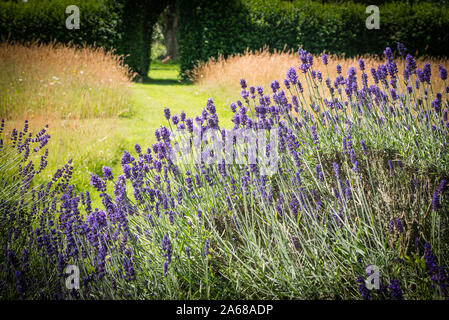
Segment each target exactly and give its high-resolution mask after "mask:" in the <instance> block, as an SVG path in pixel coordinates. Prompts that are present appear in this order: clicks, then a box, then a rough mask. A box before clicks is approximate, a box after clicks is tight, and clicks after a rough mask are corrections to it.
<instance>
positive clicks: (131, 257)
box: [0, 45, 449, 299]
mask: <svg viewBox="0 0 449 320" xmlns="http://www.w3.org/2000/svg"><path fill="white" fill-rule="evenodd" d="M398 49H399V51H400V53H401V54H404V52H405V48H404V47H403V46H402V45H398ZM384 53H385V57H386V62H385V63H384V64H380V65H379V66H378V67H377V68H373V69H371V70H370V72H368V71H367V70H365V64H364V61H363V60H360V62H359V66H358V69H357V68H356V67H351V68H349V69H348V70H346V77H344V75H343V74H344V72H345V71H344V70H342V68H341V67H340V66H338V69H339V70H337V71H338V76H337V78H336V79H330V78H329V73H328V70H315V69H314V61H313V59H314V58H313V56H312V55H311V54H309V53H307V52H306V51H304V50H302V49H300V50H299V52H298V55H299V61H300V65H299V68H291V69H289V70H288V71H287V73H286V79H285V80H284V82H283V84H284V88H281V85H280V83H279V82H278V81H273V83H272V84H271V85H270V89H271V92H270V93H268V92H266V91H265V89H264V88H262V87H253V86H250V87H248V84H247V83H246V81H245V80H244V79H242V80H241V82H240V84H241V88H242V91H241V96H242V99H241V100H239V101H236V102H235V103H232V104H231V105H230V108H231V110H232V112H233V118H232V121H233V123H234V128H233V129H244V130H259V131H262V132H264V133H265V135H266V137H272V133H273V132H275V133H276V139H275V140H276V141H277V146H276V148H277V149H276V150H275V149H274V148H273V147H272V146H273V145H270V144H268V145H267V147H266V148H265V149H264V150H263V156H264V157H266V158H269V157H270V155H272V153H273V152H275V151H277V154H278V161H277V163H276V171H275V173H274V174H272V175H268V174H265V173H264V171H263V170H262V167H261V166H262V161H261V160H262V159H261V158H258V159H257V161H256V162H252V161H250V159H249V154H250V152H247V151H248V150H251V149H252V148H258V147H259V145H260V142H256V145H254V144H253V142H252V141H251V140H243V141H241V142H240V143H235V144H234V145H233V146H234V147H235V149H234V151H235V152H236V154H238V155H239V156H241V157H242V158H243V160H245V161H244V162H243V163H241V162H239V163H236V162H233V161H228V160H227V158H226V157H224V158H223V159H221V160H220V161H218V163H211V162H210V161H208V158H209V157H210V156H216V155H217V153H220V152H223V153H226V150H225V148H223V149H220V148H218V149H216V148H215V149H211V148H209V147H210V146H212V145H214V143H216V142H217V139H218V140H220V139H221V141H222V142H224V141H226V136H227V135H229V132H230V131H229V130H226V129H225V128H222V127H220V124H219V117H218V115H217V113H216V108H215V106H214V102H213V100H212V99H209V100H208V101H207V104H206V108H205V109H204V110H203V112H202V113H201V115H199V116H197V117H196V118H195V119H194V118H188V117H187V116H186V114H185V113H184V112H183V113H181V114H180V115H179V116H178V115H172V114H171V112H170V110H169V109H168V108H167V109H165V110H164V115H165V118H166V119H167V126H161V127H160V128H159V129H157V130H156V132H155V138H156V141H157V142H156V143H155V144H153V145H152V146H151V147H149V148H147V149H146V150H144V149H142V147H141V146H139V145H136V146H135V153H133V154H131V153H130V152H124V154H123V157H122V159H121V164H122V169H123V172H122V173H121V174H120V175H118V176H117V177H114V174H113V172H111V170H110V169H109V168H108V167H105V168H104V170H103V175H102V176H98V175H92V178H91V183H92V185H93V186H94V187H95V188H96V189H97V191H98V192H99V195H100V197H101V199H102V203H103V208H101V209H99V208H96V209H93V208H92V207H91V202H90V195H89V194H88V193H87V192H86V193H80V194H76V192H75V191H74V189H73V188H72V187H70V186H69V180H70V176H71V173H70V172H71V167H70V163H69V164H68V165H67V166H66V167H64V168H62V169H61V170H59V171H58V172H57V173H56V174H55V177H54V178H53V179H52V181H51V182H49V183H48V184H47V185H42V186H33V184H32V180H29V179H28V178H26V177H28V174H29V173H30V172H31V173H33V175H34V174H37V173H38V172H40V171H41V170H35V169H34V166H33V165H32V164H31V165H29V166H28V167H27V166H25V167H23V165H22V163H24V162H26V161H27V160H24V161H22V160H21V159H23V158H25V157H23V158H21V157H22V152H24V151H25V152H26V150H28V149H27V148H28V147H24V148H22V147H20V148H19V147H18V146H19V145H21V144H23V142H17V143H16V142H14V140H13V142H12V146H11V147H9V149H8V150H11V151H8V153H4V152H5V150H7V149H5V148H3V149H2V158H1V159H2V165H1V168H2V171H1V174H2V177H4V178H3V179H4V181H6V182H7V185H8V186H9V185H11V186H16V187H10V188H11V189H8V190H11V191H9V193H5V192H3V196H2V198H1V201H2V202H1V207H0V208H1V214H2V248H4V254H3V255H2V259H3V260H2V261H1V264H0V265H1V266H2V268H1V270H0V273H1V274H2V278H1V279H2V280H1V281H2V285H1V286H0V295H1V296H2V297H4V298H17V297H23V298H37V297H39V296H43V297H50V298H81V299H87V298H98V299H101V298H135V299H141V298H147V299H151V298H156V299H165V298H171V299H178V298H183V299H198V298H206V299H217V298H219V299H236V298H246V299H253V298H257V299H280V298H307V299H311V298H316V299H332V298H341V299H360V298H363V299H430V298H435V299H439V298H444V297H447V285H448V280H447V279H448V278H447V268H448V262H449V260H448V243H449V241H448V240H449V239H448V231H447V225H448V213H449V212H448V211H449V210H448V208H449V206H448V197H447V189H448V183H447V181H448V178H449V177H448V175H447V172H449V170H448V169H449V153H448V152H447V145H448V142H449V135H448V133H449V122H448V119H447V114H448V92H449V88H448V87H446V91H445V92H434V88H432V85H431V81H430V79H431V76H432V75H431V71H430V70H431V69H430V65H429V64H425V65H424V66H423V68H422V69H420V68H418V67H417V65H416V62H415V60H414V59H413V57H412V56H411V55H408V56H407V59H406V68H405V72H404V74H403V75H399V74H398V71H397V65H396V63H395V60H394V55H393V51H392V50H391V49H390V48H387V49H386V50H385V52H384ZM322 59H323V62H324V65H325V66H327V61H328V57H327V56H326V55H322ZM438 76H439V77H440V78H441V81H444V82H446V78H447V72H446V70H444V68H442V67H440V70H439V75H438ZM305 93H307V95H306V94H305ZM208 130H219V132H220V133H221V134H219V135H218V137H217V136H215V137H213V136H210V137H208V136H207V135H206V132H208ZM179 132H183V133H185V134H186V135H187V138H188V139H187V141H188V146H189V145H190V146H192V145H194V141H195V139H196V138H197V136H198V135H199V136H200V137H202V138H204V139H202V140H201V143H200V148H199V149H192V148H191V154H186V153H185V152H184V151H183V150H181V151H177V150H179V149H178V148H176V147H177V141H176V140H175V139H174V137H175V136H176V135H177V133H179ZM26 135H27V133H26V130H24V133H19V134H17V133H14V134H13V136H16V137H17V141H19V140H20V139H22V140H23V137H25V136H26ZM44 136H45V132H44V133H42V134H40V135H39V137H41V138H40V139H41V140H36V141H34V140H33V139H31V140H30V141H28V142H27V143H26V145H30V144H31V143H35V142H37V143H40V144H41V145H42V141H47V140H48V139H47V138H45V139H44V138H42V137H44ZM30 137H31V136H30ZM214 139H215V140H214ZM22 140H20V141H22ZM45 144H46V142H45V143H44V144H43V145H42V146H41V147H40V148H42V147H43V146H45ZM30 148H31V147H30ZM38 149H39V148H38ZM29 150H32V149H29ZM211 151H212V152H211ZM173 155H178V156H179V157H181V156H182V158H183V159H184V161H181V162H179V161H178V162H176V161H174V158H173ZM198 155H200V159H201V161H185V159H194V158H195V157H196V159H198ZM186 156H187V157H186ZM189 156H191V157H190V158H189ZM26 159H27V158H26ZM42 161H43V162H42V163H44V164H45V159H44V160H42ZM3 163H5V165H3ZM245 163H246V164H245ZM11 166H12V167H11ZM41 166H44V165H41ZM15 167H17V169H11V168H15ZM22 167H23V168H22ZM14 170H16V171H14ZM59 179H60V180H59ZM2 181H3V180H2ZM58 181H60V182H58ZM57 182H58V183H57ZM2 183H3V182H2ZM14 188H15V189H14ZM5 190H6V189H5ZM19 217H20V218H19ZM23 217H26V218H23ZM15 233H20V235H19V236H16V235H15ZM13 235H14V236H13ZM20 261H22V264H20ZM49 262H50V263H49ZM69 264H74V265H78V266H79V268H80V270H81V275H82V285H81V288H80V290H78V291H74V290H67V289H65V288H64V287H63V286H64V276H65V274H64V272H63V270H64V267H65V266H67V265H69ZM368 265H375V266H377V267H378V268H379V270H380V274H379V276H380V287H379V289H375V290H369V289H367V287H366V284H365V282H364V280H365V278H366V272H365V270H366V267H367V266H368Z"/></svg>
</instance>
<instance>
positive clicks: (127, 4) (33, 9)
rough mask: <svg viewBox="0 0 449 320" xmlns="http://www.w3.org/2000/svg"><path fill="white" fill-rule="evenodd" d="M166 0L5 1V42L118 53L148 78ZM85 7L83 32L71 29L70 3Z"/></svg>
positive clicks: (0, 34) (1, 29)
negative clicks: (153, 42) (34, 42)
mask: <svg viewBox="0 0 449 320" xmlns="http://www.w3.org/2000/svg"><path fill="white" fill-rule="evenodd" d="M166 2H167V1H166V0H82V1H80V0H78V1H74V0H28V2H27V3H24V2H22V1H16V2H14V1H3V2H0V39H2V40H4V39H10V40H18V41H30V40H34V39H39V40H40V41H42V42H49V41H53V40H56V41H58V42H63V43H68V42H72V43H73V44H76V45H81V44H88V45H94V46H102V47H105V48H106V49H115V50H116V52H117V53H119V54H124V55H126V57H125V62H126V63H127V64H128V65H129V66H130V67H131V68H132V69H133V70H134V71H136V72H137V73H138V74H139V75H140V76H142V77H145V76H146V75H147V74H148V69H149V65H150V50H151V33H152V26H153V24H154V22H155V21H156V19H157V17H158V16H159V14H160V13H161V12H162V10H163V8H164V7H165V5H166ZM72 4H74V5H76V6H78V7H79V9H80V29H78V30H75V29H74V30H68V29H67V28H66V26H65V21H66V18H67V17H68V16H69V15H68V14H66V13H65V9H66V7H67V6H69V5H72Z"/></svg>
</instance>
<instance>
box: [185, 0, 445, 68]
mask: <svg viewBox="0 0 449 320" xmlns="http://www.w3.org/2000/svg"><path fill="white" fill-rule="evenodd" d="M361 2H363V1H356V2H350V1H349V2H348V1H304V0H296V1H292V2H290V1H281V0H275V1H268V0H248V1H244V2H243V1H241V0H231V1H229V2H226V3H223V2H221V1H204V0H195V1H186V0H178V4H179V6H180V17H179V51H180V57H181V58H180V59H181V61H180V62H181V73H182V74H183V75H185V73H186V71H188V70H191V69H192V68H193V67H194V66H195V64H196V63H197V62H198V61H199V60H202V61H206V60H207V59H209V58H210V57H216V56H218V54H220V53H221V54H223V55H225V56H226V55H229V54H235V53H241V52H244V51H245V50H246V49H247V48H249V49H250V50H257V49H260V48H262V47H263V46H264V45H268V46H269V47H270V49H272V50H274V49H283V48H284V47H285V48H286V49H295V50H296V49H298V46H302V47H303V48H304V49H305V50H307V51H309V52H311V53H315V54H317V53H321V52H323V51H327V52H329V53H335V54H345V55H346V56H356V55H360V54H374V55H380V54H382V50H383V48H385V47H386V46H391V47H394V46H395V45H396V42H397V41H400V42H402V43H404V44H405V46H406V47H407V49H408V51H409V52H411V53H413V54H417V55H430V56H447V52H449V36H448V34H447V32H446V31H445V30H447V28H448V27H449V6H448V5H447V4H446V3H445V2H439V4H438V5H437V4H436V3H435V1H433V2H431V1H429V2H416V1H411V2H408V3H407V2H406V3H403V2H398V1H391V2H387V3H384V4H378V6H379V11H380V29H378V30H376V29H372V30H369V29H367V28H366V26H365V22H366V19H367V18H368V16H369V14H367V13H366V12H365V10H366V6H367V4H363V3H361Z"/></svg>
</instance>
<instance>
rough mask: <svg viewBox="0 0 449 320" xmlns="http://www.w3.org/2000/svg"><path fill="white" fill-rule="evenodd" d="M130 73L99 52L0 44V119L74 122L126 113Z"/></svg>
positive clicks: (118, 61) (58, 46)
mask: <svg viewBox="0 0 449 320" xmlns="http://www.w3.org/2000/svg"><path fill="white" fill-rule="evenodd" d="M133 76H134V75H133V74H132V72H131V71H129V69H128V67H127V66H126V65H124V63H123V61H122V58H121V57H120V56H116V55H114V54H113V53H112V52H106V51H105V50H104V49H102V48H90V47H82V48H76V47H75V46H71V45H63V44H56V43H50V44H42V43H39V42H31V43H27V44H18V43H14V42H3V43H1V44H0V90H1V92H2V95H1V98H0V116H1V117H4V118H6V119H17V118H20V119H24V118H28V119H30V118H36V117H40V116H42V117H44V118H45V119H55V118H57V119H60V118H64V119H80V118H92V117H100V118H103V117H104V118H106V117H115V116H118V115H119V114H121V113H125V112H128V111H129V101H128V91H129V86H130V84H131V79H132V78H133Z"/></svg>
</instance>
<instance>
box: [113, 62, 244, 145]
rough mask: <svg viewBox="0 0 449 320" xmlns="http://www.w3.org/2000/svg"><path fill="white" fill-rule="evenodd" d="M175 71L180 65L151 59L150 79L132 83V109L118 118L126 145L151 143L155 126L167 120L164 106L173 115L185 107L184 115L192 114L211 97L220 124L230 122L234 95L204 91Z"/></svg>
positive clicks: (197, 113)
mask: <svg viewBox="0 0 449 320" xmlns="http://www.w3.org/2000/svg"><path fill="white" fill-rule="evenodd" d="M178 74H179V65H177V64H169V63H168V64H162V63H161V62H158V61H154V62H152V65H151V70H150V72H149V77H150V80H148V81H146V82H145V83H136V84H133V97H132V106H133V111H132V113H131V114H130V116H129V117H128V118H125V119H122V120H121V121H120V123H121V125H122V126H123V128H121V129H126V132H127V136H126V145H127V146H129V147H133V146H134V144H135V143H139V144H141V146H142V147H144V146H145V147H146V146H149V145H150V144H151V143H154V141H155V138H154V130H155V129H157V128H159V127H160V126H161V125H166V124H167V121H166V119H165V118H164V115H163V110H164V108H166V107H169V108H170V110H171V112H172V115H173V114H178V115H179V113H180V112H181V111H182V110H184V111H185V112H186V113H187V117H195V116H197V115H199V113H200V112H201V111H202V110H203V108H205V107H206V102H207V99H208V98H214V101H215V105H216V107H217V113H218V114H219V116H220V118H221V121H223V124H225V125H229V124H231V121H230V119H231V113H232V112H231V111H230V110H229V103H230V101H232V98H233V97H228V99H226V100H225V99H224V98H223V96H218V98H217V97H216V96H214V93H208V92H203V91H202V90H201V88H199V87H197V86H195V85H194V84H192V83H190V82H185V81H180V80H179V79H178ZM237 94H238V93H237ZM234 98H235V97H234Z"/></svg>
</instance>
